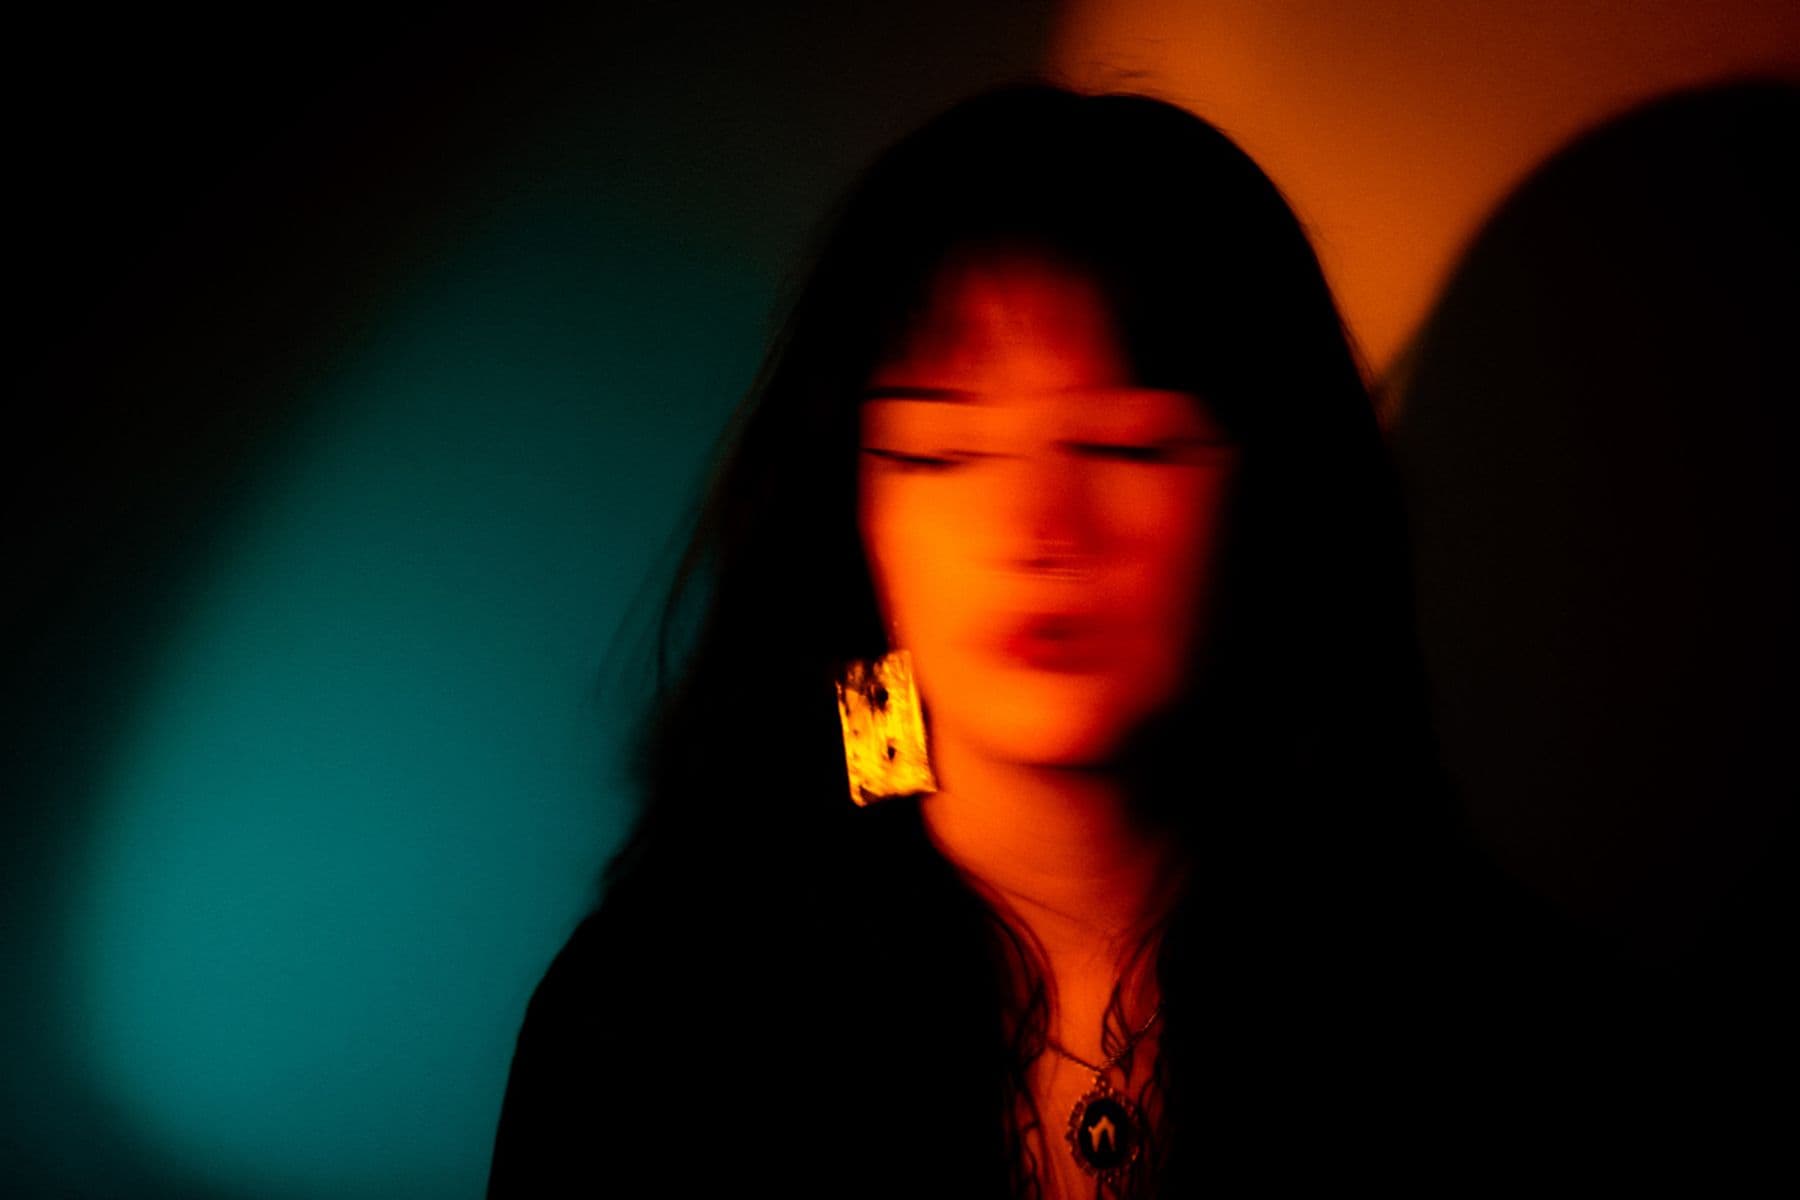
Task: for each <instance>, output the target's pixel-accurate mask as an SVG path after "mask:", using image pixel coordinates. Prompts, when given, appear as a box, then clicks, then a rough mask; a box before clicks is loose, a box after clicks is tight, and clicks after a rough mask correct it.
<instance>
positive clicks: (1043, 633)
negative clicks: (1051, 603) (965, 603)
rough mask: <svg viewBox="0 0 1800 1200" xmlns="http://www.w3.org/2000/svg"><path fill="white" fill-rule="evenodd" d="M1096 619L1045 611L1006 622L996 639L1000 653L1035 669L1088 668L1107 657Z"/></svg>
mask: <svg viewBox="0 0 1800 1200" xmlns="http://www.w3.org/2000/svg"><path fill="white" fill-rule="evenodd" d="M1100 632H1101V630H1100V623H1099V622H1098V621H1096V620H1095V619H1093V618H1092V617H1085V616H1079V615H1075V614H1068V613H1045V614H1041V615H1038V616H1033V617H1029V618H1027V619H1025V620H1023V621H1020V622H1017V623H1016V624H1013V625H1011V626H1009V627H1008V628H1007V629H1006V630H1005V631H1004V632H1003V633H1002V634H1001V635H1000V637H999V638H998V639H997V641H996V643H995V644H996V646H997V648H998V650H999V652H1000V654H1001V655H1002V656H1003V657H1004V658H1006V659H1007V660H1008V661H1010V662H1012V663H1014V664H1015V665H1018V666H1023V667H1028V668H1030V669H1032V670H1038V671H1062V672H1071V673H1074V672H1091V671H1095V670H1098V669H1099V668H1100V667H1101V666H1103V665H1104V664H1105V662H1106V659H1107V648H1106V644H1105V639H1104V638H1102V637H1101V636H1100Z"/></svg>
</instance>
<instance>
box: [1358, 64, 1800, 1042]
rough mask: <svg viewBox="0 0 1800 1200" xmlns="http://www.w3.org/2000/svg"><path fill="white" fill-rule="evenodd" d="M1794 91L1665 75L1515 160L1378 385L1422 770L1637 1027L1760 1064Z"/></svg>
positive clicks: (1784, 603)
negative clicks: (1539, 154) (1392, 455)
mask: <svg viewBox="0 0 1800 1200" xmlns="http://www.w3.org/2000/svg"><path fill="white" fill-rule="evenodd" d="M1797 144H1800V90H1797V89H1796V88H1795V87H1793V86H1790V85H1789V84H1787V83H1783V82H1774V81H1746V82H1742V83H1734V84H1731V85H1725V86H1718V87H1714V88H1709V89H1704V90H1698V91H1693V92H1687V93H1683V94H1678V95H1673V96H1669V97H1666V98H1663V99H1659V100H1657V101H1656V102H1654V103H1651V104H1648V105H1646V106H1644V107H1642V108H1640V109H1638V110H1636V111H1633V112H1631V113H1629V114H1627V115H1624V116H1622V117H1620V118H1618V119H1616V120H1612V121H1610V122H1608V123H1606V124H1605V125H1603V126H1601V127H1599V128H1597V129H1595V130H1593V131H1592V132H1590V133H1588V134H1586V135H1585V136H1583V137H1581V138H1580V139H1578V140H1577V141H1576V142H1575V143H1573V144H1572V145H1570V146H1568V147H1567V148H1566V149H1564V150H1563V151H1561V152H1560V153H1558V154H1557V155H1556V156H1555V157H1553V158H1552V159H1551V160H1550V161H1548V162H1547V163H1545V164H1544V165H1543V166H1542V167H1541V168H1539V169H1538V170H1537V171H1536V172H1535V173H1534V174H1533V175H1532V176H1531V177H1530V178H1529V179H1528V180H1527V181H1526V182H1525V183H1524V184H1523V185H1521V186H1520V187H1519V188H1518V189H1517V190H1516V191H1515V192H1514V193H1513V194H1512V195H1511V196H1510V197H1509V198H1508V199H1507V200H1506V201H1505V203H1504V204H1503V205H1502V206H1501V207H1500V208H1499V209H1498V211H1497V212H1496V213H1495V214H1494V216H1493V217H1492V218H1491V219H1490V220H1489V221H1488V222H1487V224H1486V225H1485V227H1484V228H1483V229H1482V230H1481V232H1480V234H1479V235H1478V236H1477V238H1476V239H1475V240H1474V242H1473V243H1472V244H1471V246H1470V248H1469V249H1468V251H1467V253H1466V254H1465V256H1464V257H1463V259H1462V261H1461V263H1460V265H1459V267H1458V268H1457V270H1456V271H1455V273H1454V275H1453V277H1452V279H1451V281H1450V283H1449V285H1448V287H1447V288H1446V290H1445V292H1444V293H1443V295H1442V296H1441V298H1440V299H1439V301H1438V303H1437V305H1436V307H1435V309H1434V311H1433V313H1432V315H1431V317H1430V318H1429V320H1428V321H1427V323H1426V324H1425V326H1424V327H1423V329H1422V331H1421V333H1420V335H1419V336H1418V337H1417V339H1416V340H1415V342H1414V343H1413V344H1412V346H1411V348H1410V350H1409V352H1408V354H1407V355H1405V356H1403V358H1402V361H1401V364H1400V366H1399V368H1398V369H1397V371H1396V373H1395V374H1396V378H1395V379H1394V380H1393V381H1392V382H1391V384H1390V392H1391V394H1392V395H1393V396H1394V397H1395V402H1396V405H1397V408H1398V415H1397V417H1396V419H1395V420H1394V422H1393V435H1394V442H1395V447H1396V453H1397V455H1398V457H1399V459H1400V463H1401V467H1402V470H1403V472H1404V475H1405V478H1406V481H1407V486H1408V488H1409V495H1410V504H1411V509H1412V513H1413V523H1414V538H1415V543H1416V554H1417V558H1418V563H1419V581H1418V595H1419V611H1420V622H1421V636H1422V639H1423V642H1424V647H1425V652H1426V655H1427V659H1428V663H1429V666H1430V669H1431V674H1432V678H1433V683H1434V688H1435V690H1436V704H1437V717H1438V722H1439V726H1440V734H1441V738H1442V743H1443V749H1444V755H1445V759H1446V762H1447V765H1448V767H1449V769H1450V771H1451V773H1452V775H1453V777H1454V778H1455V780H1456V782H1457V785H1458V786H1459V788H1460V790H1461V794H1462V796H1463V797H1464V800H1465V802H1466V804H1467V806H1468V809H1469V812H1470V815H1471V817H1472V819H1473V821H1474V823H1475V824H1476V825H1477V826H1478V827H1479V828H1480V830H1481V831H1482V833H1483V835H1484V837H1485V839H1486V840H1487V842H1488V843H1489V845H1490V846H1491V847H1492V848H1493V850H1494V851H1495V853H1496V856H1497V857H1498V858H1499V859H1500V860H1501V861H1502V862H1503V863H1504V864H1505V865H1506V866H1507V867H1508V868H1509V869H1510V870H1511V871H1512V872H1513V873H1514V874H1515V875H1516V876H1517V877H1519V878H1520V879H1522V880H1523V881H1525V882H1526V883H1527V884H1529V885H1530V886H1531V887H1532V888H1533V889H1534V890H1536V891H1537V892H1538V893H1539V894H1541V895H1544V896H1547V897H1549V898H1551V899H1553V900H1554V901H1555V902H1556V903H1557V904H1558V905H1560V906H1561V907H1562V908H1563V909H1564V910H1565V911H1566V912H1568V913H1569V914H1571V915H1573V916H1574V917H1575V918H1577V919H1578V920H1579V921H1580V922H1581V923H1583V924H1585V925H1586V926H1587V927H1588V928H1589V929H1590V930H1593V931H1594V932H1596V933H1597V934H1599V935H1600V936H1601V937H1602V938H1603V939H1605V940H1606V941H1607V942H1609V943H1611V944H1612V945H1614V946H1615V947H1616V950H1617V956H1618V963H1617V965H1618V970H1619V971H1620V975H1619V978H1620V979H1621V980H1622V981H1623V982H1624V989H1625V990H1624V991H1623V992H1622V993H1621V996H1622V997H1623V1000H1622V1003H1623V1004H1624V1005H1625V1006H1626V1011H1624V1012H1622V1013H1621V1014H1620V1020H1622V1021H1627V1022H1635V1023H1636V1027H1637V1030H1638V1032H1639V1033H1641V1034H1642V1035H1643V1038H1644V1040H1643V1041H1642V1046H1643V1047H1645V1050H1644V1052H1645V1053H1646V1054H1647V1055H1649V1056H1650V1057H1652V1058H1654V1057H1655V1056H1656V1055H1657V1054H1660V1053H1662V1052H1663V1050H1664V1048H1666V1047H1669V1046H1671V1045H1674V1046H1679V1047H1681V1049H1682V1051H1683V1052H1692V1053H1693V1054H1694V1055H1695V1056H1697V1060H1707V1061H1709V1062H1712V1064H1713V1065H1715V1066H1716V1065H1718V1064H1720V1063H1723V1062H1725V1061H1726V1060H1728V1059H1730V1058H1731V1057H1732V1056H1733V1055H1738V1054H1741V1055H1742V1056H1743V1061H1744V1062H1745V1063H1747V1064H1751V1066H1747V1067H1746V1068H1745V1069H1764V1068H1767V1069H1773V1067H1772V1064H1773V1062H1774V1061H1775V1058H1776V1054H1775V1051H1776V1050H1778V1049H1782V1050H1786V1051H1791V1049H1792V1042H1791V1036H1792V1035H1791V1033H1790V1032H1789V1025H1790V1018H1791V1015H1792V1013H1793V1011H1795V1010H1796V1005H1797V1002H1800V992H1796V991H1795V987H1794V984H1793V982H1792V979H1791V976H1790V973H1789V971H1788V966H1789V960H1790V959H1791V958H1792V953H1793V946H1794V941H1795V933H1796V924H1795V915H1796V911H1797V909H1796V881H1795V876H1796V870H1797V869H1800V857H1797V854H1796V847H1797V843H1796V834H1797V828H1796V795H1797V793H1800V764H1797V761H1796V756H1795V749H1796V742H1797V734H1800V705H1797V703H1796V695H1797V693H1796V690H1795V686H1794V680H1795V678H1796V671H1797V668H1800V638H1797V635H1796V629H1795V614H1796V613H1800V571H1797V568H1796V553H1797V548H1800V520H1797V518H1796V514H1797V508H1800V505H1797V500H1800V495H1797V493H1800V473H1796V471H1795V470H1794V466H1793V462H1794V455H1795V451H1796V447H1797V446H1800V441H1797V435H1800V417H1797V415H1796V410H1797V407H1800V358H1797V357H1796V338H1795V334H1796V330H1800V291H1797V289H1796V282H1795V281H1796V280H1797V279H1800V235H1797V231H1796V223H1795V214H1796V213H1800V188H1797V187H1796V178H1795V156H1794V147H1795V146H1796V145H1797Z"/></svg>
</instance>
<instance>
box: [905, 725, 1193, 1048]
mask: <svg viewBox="0 0 1800 1200" xmlns="http://www.w3.org/2000/svg"><path fill="white" fill-rule="evenodd" d="M932 759H933V765H934V769H935V770H936V771H937V773H938V777H939V780H940V782H941V783H942V784H943V785H944V786H943V789H942V790H940V791H938V792H936V793H935V794H933V795H930V796H927V797H926V798H925V799H924V800H923V801H922V802H921V812H922V816H923V820H924V824H925V829H926V831H927V833H928V835H929V836H930V838H931V840H932V842H933V844H934V845H935V846H936V847H937V849H938V851H939V853H941V854H942V855H943V856H944V857H945V858H946V859H947V860H948V861H949V862H950V863H951V864H952V865H953V866H954V867H955V868H956V869H957V870H958V871H959V872H960V873H961V874H962V875H963V876H964V878H966V879H968V880H969V881H970V883H971V884H972V885H973V886H974V887H975V888H976V890H977V891H978V892H980V893H981V894H982V895H983V896H984V897H986V898H987V899H988V901H989V902H990V903H991V904H993V905H994V907H995V908H996V909H997V910H998V911H999V912H1000V914H1001V916H1002V917H1003V918H1004V919H1006V920H1008V921H1010V922H1012V923H1014V924H1015V926H1022V927H1023V929H1024V931H1025V932H1026V933H1027V934H1028V935H1029V938H1030V939H1031V940H1035V942H1036V943H1037V944H1038V946H1039V947H1040V948H1041V950H1042V952H1043V954H1044V956H1045V958H1046V959H1047V960H1048V961H1047V962H1046V964H1045V965H1046V966H1047V967H1048V968H1049V970H1050V972H1051V976H1052V979H1051V981H1050V982H1051V984H1052V995H1053V1001H1052V1002H1053V1005H1055V1006H1056V1007H1058V1008H1060V1009H1061V1013H1062V1016H1063V1018H1064V1019H1065V1020H1066V1021H1067V1022H1069V1023H1071V1024H1073V1025H1075V1026H1077V1027H1080V1028H1088V1029H1092V1030H1093V1031H1094V1032H1093V1034H1091V1035H1090V1037H1091V1036H1094V1035H1097V1032H1098V1020H1097V1018H1098V1016H1099V1013H1100V1012H1101V1011H1103V1010H1104V1008H1105V1006H1106V1003H1107V1001H1108V999H1109V998H1110V995H1111V992H1112V989H1113V987H1114V986H1115V985H1118V986H1120V988H1121V991H1120V998H1121V1001H1122V1003H1123V1005H1124V1017H1125V1019H1126V1021H1127V1022H1128V1023H1130V1024H1132V1026H1133V1027H1134V1028H1135V1027H1136V1025H1137V1024H1138V1023H1140V1022H1142V1021H1143V1020H1145V1019H1147V1018H1148V1017H1149V1015H1150V1012H1151V1011H1152V1010H1153V1008H1154V1006H1155V1003H1156V1001H1155V997H1154V978H1153V977H1154V971H1153V969H1152V964H1153V956H1151V955H1138V956H1137V957H1136V958H1134V957H1133V956H1134V953H1135V952H1136V951H1138V950H1139V949H1140V948H1141V946H1142V943H1143V941H1144V939H1145V937H1146V936H1147V935H1149V934H1150V933H1151V932H1152V931H1153V930H1154V928H1155V927H1156V925H1157V924H1158V923H1159V922H1160V920H1161V918H1162V917H1163V916H1164V915H1165V914H1166V912H1167V910H1168V905H1169V903H1170V902H1171V901H1172V899H1173V896H1174V892H1175V888H1176V886H1177V884H1178V882H1179V870H1180V864H1179V861H1178V858H1177V855H1176V854H1175V848H1174V844H1173V842H1172V840H1171V839H1169V838H1168V837H1167V836H1165V835H1163V834H1162V833H1161V832H1160V831H1158V830H1156V829H1153V828H1150V827H1147V826H1145V825H1144V824H1143V823H1142V822H1141V821H1139V820H1137V819H1136V818H1135V817H1134V815H1133V812H1132V808H1131V805H1130V804H1129V802H1128V797H1127V795H1126V793H1125V789H1124V787H1123V785H1122V784H1121V783H1120V782H1119V781H1118V779H1117V778H1116V777H1115V776H1113V775H1111V774H1108V773H1105V772H1101V771H1094V770H1077V769H1070V768H1061V767H1044V766H1038V765H1033V764H1022V763H1014V762H1006V761H999V760H995V759H992V758H988V757H984V756H983V755H981V754H979V753H976V752H974V751H973V750H972V749H970V748H969V747H966V746H963V745H960V744H958V743H957V742H956V740H955V739H954V738H950V737H941V738H939V739H937V740H935V741H934V743H933V746H932ZM1127 968H1130V975H1131V978H1130V979H1125V978H1123V977H1122V975H1123V973H1124V972H1125V971H1126V970H1127ZM1072 1036H1073V1035H1072ZM1077 1040H1087V1039H1086V1038H1077Z"/></svg>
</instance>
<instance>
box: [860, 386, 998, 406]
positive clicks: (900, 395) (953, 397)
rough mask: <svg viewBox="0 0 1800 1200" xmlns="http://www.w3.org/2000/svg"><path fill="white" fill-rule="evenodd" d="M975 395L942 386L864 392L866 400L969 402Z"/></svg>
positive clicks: (875, 388)
mask: <svg viewBox="0 0 1800 1200" xmlns="http://www.w3.org/2000/svg"><path fill="white" fill-rule="evenodd" d="M975 396H976V393H974V392H970V391H964V390H963V389H961V388H941V387H872V388H869V389H867V390H865V391H864V392H863V394H862V398H863V399H864V400H940V401H943V402H944V403H946V404H967V403H969V402H970V401H972V400H974V399H975Z"/></svg>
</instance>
